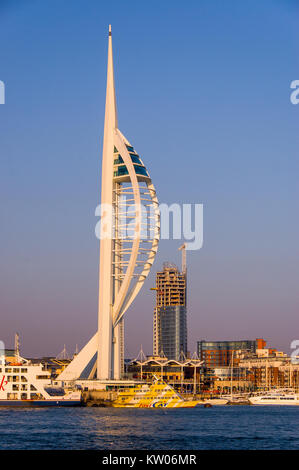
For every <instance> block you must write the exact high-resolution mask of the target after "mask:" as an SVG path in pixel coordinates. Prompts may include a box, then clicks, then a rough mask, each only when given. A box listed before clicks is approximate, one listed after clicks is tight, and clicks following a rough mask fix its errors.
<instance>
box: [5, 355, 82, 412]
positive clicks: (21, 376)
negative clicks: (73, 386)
mask: <svg viewBox="0 0 299 470" xmlns="http://www.w3.org/2000/svg"><path fill="white" fill-rule="evenodd" d="M79 405H81V392H80V391H72V390H70V391H65V390H64V389H62V388H58V387H53V386H52V381H51V374H50V372H49V371H47V370H45V368H44V366H43V365H42V364H32V363H30V361H27V360H26V359H21V361H20V362H18V363H5V362H4V363H2V364H0V406H79Z"/></svg>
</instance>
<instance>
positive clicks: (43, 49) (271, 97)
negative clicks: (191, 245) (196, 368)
mask: <svg viewBox="0 0 299 470" xmlns="http://www.w3.org/2000/svg"><path fill="white" fill-rule="evenodd" d="M298 20H299V4H298V1H295V0H294V1H290V0H271V1H268V0H264V1H262V2H261V1H259V0H255V1H254V0H252V1H250V2H248V1H243V2H240V1H237V0H235V1H232V0H226V1H225V2H224V1H221V0H219V1H216V0H200V1H198V0H197V1H191V0H188V1H185V2H183V1H177V0H172V1H170V0H164V1H148V2H140V1H131V0H127V1H125V2H124V1H120V0H115V1H113V2H102V1H95V0H89V1H88V2H86V1H84V0H72V1H71V0H68V1H63V2H62V1H60V0H51V1H49V0H43V1H38V0H35V1H34V0H27V1H17V0H9V1H5V0H1V1H0V43H1V48H0V80H2V81H4V82H5V84H6V104H5V105H0V158H1V171H0V211H1V212H0V217H1V232H0V242H1V245H0V249H1V258H0V259H1V272H0V290H1V292H0V311H1V338H0V339H2V340H4V341H5V343H6V345H7V346H11V345H12V344H13V334H14V332H15V331H18V332H19V333H20V334H21V342H22V351H23V352H24V354H30V355H35V356H37V355H41V354H45V355H46V354H57V353H59V352H60V350H62V348H63V344H64V343H65V344H66V346H67V349H68V350H69V351H70V352H73V351H74V348H75V344H76V343H78V345H79V347H81V346H83V345H84V344H85V342H86V341H87V340H88V339H89V337H90V336H91V335H92V334H93V333H94V331H95V329H96V319H97V288H98V256H99V241H98V240H97V239H96V238H95V235H94V226H95V223H96V218H95V216H94V210H95V207H96V205H97V204H98V203H99V200H100V169H101V152H102V135H103V119H104V100H105V83H106V60H107V28H108V24H109V23H111V24H112V29H113V47H114V59H115V73H116V88H117V89H116V92H117V102H118V111H119V127H120V129H121V130H122V131H123V132H124V134H125V135H126V136H127V137H128V139H129V140H130V141H131V142H132V143H133V144H134V146H135V147H136V149H137V150H138V152H139V153H140V155H141V156H142V158H143V160H144V162H145V164H146V166H147V168H148V169H149V171H150V174H151V176H152V179H153V181H154V183H155V186H156V188H157V192H158V197H159V200H160V202H167V203H172V202H178V203H183V202H185V203H187V202H196V203H203V204H204V246H203V248H202V250H200V251H198V252H192V253H188V275H189V291H188V296H189V297H188V298H189V307H188V325H189V348H190V350H191V351H193V350H194V349H195V341H196V340H198V339H214V340H216V339H218V340H220V339H243V338H249V339H251V338H256V337H264V338H265V339H267V340H268V341H269V343H270V344H271V345H272V346H273V347H278V348H284V349H285V350H286V351H287V352H289V344H290V342H291V341H292V340H293V339H299V324H298V323H299V320H298V307H299V299H298V297H299V294H298V280H299V267H298V266H299V264H298V254H299V253H298V239H299V223H298V196H299V194H298V193H299V190H298V176H299V175H298V173H299V171H298V170H299V165H298V148H299V133H298V131H299V127H298V124H299V105H297V106H294V105H292V104H291V103H290V99H289V96H290V88H289V87H290V83H291V81H292V80H295V79H299V59H298V43H299V29H298ZM179 245H180V242H179V241H171V242H167V241H162V242H161V244H160V248H159V253H158V256H157V259H156V262H155V264H154V267H153V270H152V273H151V275H150V277H149V279H148V280H147V282H146V284H145V285H144V287H143V290H142V292H141V294H140V295H139V297H138V298H137V299H136V302H135V304H134V306H133V307H132V308H131V310H130V311H129V312H128V314H127V317H126V318H127V320H126V355H127V356H128V357H132V356H134V355H135V354H137V352H138V349H139V347H140V344H141V343H142V344H143V347H144V349H145V351H146V352H147V353H150V352H151V348H152V315H153V306H154V298H153V292H151V291H150V290H149V289H150V287H151V286H152V285H153V282H154V274H155V271H156V270H158V269H159V268H160V267H161V266H162V263H163V261H172V262H175V263H177V264H179V262H180V256H179V252H178V251H177V248H178V247H179Z"/></svg>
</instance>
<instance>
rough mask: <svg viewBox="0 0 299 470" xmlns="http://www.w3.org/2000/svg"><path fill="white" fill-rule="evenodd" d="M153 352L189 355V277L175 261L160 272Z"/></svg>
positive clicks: (177, 357)
mask: <svg viewBox="0 0 299 470" xmlns="http://www.w3.org/2000/svg"><path fill="white" fill-rule="evenodd" d="M155 290H156V305H155V310H154V322H153V323H154V325H153V353H154V355H156V356H159V355H160V356H161V355H162V356H165V357H167V359H173V360H177V361H178V360H179V359H180V358H181V357H182V356H185V357H186V356H187V305H186V304H187V296H186V290H187V279H186V271H185V272H184V271H183V272H179V270H178V268H177V267H176V266H175V265H174V264H170V263H164V265H163V270H162V271H159V272H157V274H156V287H155Z"/></svg>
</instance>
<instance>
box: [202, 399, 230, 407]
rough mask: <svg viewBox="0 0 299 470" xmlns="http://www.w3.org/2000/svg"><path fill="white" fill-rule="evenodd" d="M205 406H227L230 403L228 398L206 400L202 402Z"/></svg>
mask: <svg viewBox="0 0 299 470" xmlns="http://www.w3.org/2000/svg"><path fill="white" fill-rule="evenodd" d="M202 403H203V404H210V405H226V404H227V403H228V399H227V398H220V397H219V398H218V397H217V398H205V399H204V400H203V401H202Z"/></svg>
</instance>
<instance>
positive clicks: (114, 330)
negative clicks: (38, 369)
mask: <svg viewBox="0 0 299 470" xmlns="http://www.w3.org/2000/svg"><path fill="white" fill-rule="evenodd" d="M101 216H102V222H101V241H100V268H99V310H98V332H97V333H96V334H95V335H94V336H93V338H92V339H91V340H90V341H89V343H88V344H87V345H86V346H85V347H84V348H83V349H82V350H81V351H80V353H79V354H78V355H77V356H76V357H75V359H74V360H73V361H72V362H71V363H70V365H69V366H68V367H67V368H66V369H65V370H64V371H63V372H62V374H60V376H59V379H61V380H74V379H76V378H79V377H81V378H94V377H95V376H96V377H97V378H98V379H100V380H113V379H115V380H119V379H120V378H121V375H122V372H123V363H124V314H125V313H126V311H127V309H128V308H129V306H130V305H131V303H132V302H133V300H134V299H135V297H136V295H137V294H138V292H139V290H140V289H141V287H142V285H143V283H144V281H145V279H146V277H147V275H148V273H149V271H150V268H151V266H152V264H153V261H154V258H155V255H156V252H157V249H158V241H159V231H160V222H159V217H160V216H159V208H158V200H157V196H156V191H155V188H154V186H153V184H152V181H151V179H150V176H149V174H148V171H147V169H146V167H145V165H144V163H143V161H142V159H141V158H140V156H139V155H138V154H137V152H136V151H135V149H134V147H133V146H132V145H131V144H130V143H129V141H128V140H127V139H126V138H125V137H124V136H123V134H122V133H121V132H120V130H119V129H118V122H117V110H116V99H115V87H114V73H113V56H112V35H111V27H110V26H109V44H108V69H107V90H106V108H105V125H104V142H103V160H102V192H101Z"/></svg>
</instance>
